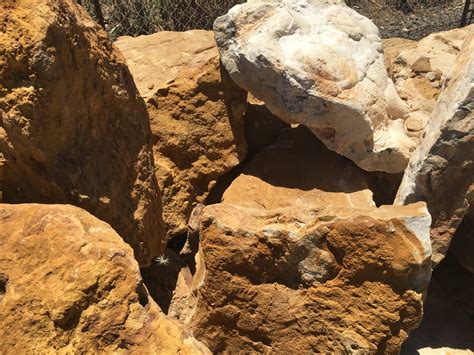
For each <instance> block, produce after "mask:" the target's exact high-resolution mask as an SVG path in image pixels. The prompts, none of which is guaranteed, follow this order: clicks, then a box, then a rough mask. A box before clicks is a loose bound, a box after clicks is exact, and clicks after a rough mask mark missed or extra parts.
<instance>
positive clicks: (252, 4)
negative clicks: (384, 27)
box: [214, 0, 414, 173]
mask: <svg viewBox="0 0 474 355" xmlns="http://www.w3.org/2000/svg"><path fill="white" fill-rule="evenodd" d="M214 31H215V36H216V40H217V44H218V46H219V50H220V53H221V59H222V62H223V64H224V66H225V67H226V69H227V70H228V72H229V74H230V76H231V77H232V79H234V81H235V82H236V83H237V84H238V85H240V86H241V87H243V88H244V89H246V90H247V91H249V92H251V93H252V94H253V95H254V96H256V97H257V98H258V99H261V100H263V101H264V102H265V103H266V105H267V107H268V108H269V109H270V111H272V112H273V113H274V114H275V115H277V116H278V117H279V118H281V119H283V120H284V121H287V122H289V123H302V124H304V125H305V126H307V127H309V128H310V129H311V130H312V132H313V133H314V134H315V135H316V136H317V137H318V138H320V139H321V140H322V141H323V142H324V144H326V146H327V147H328V148H329V149H331V150H334V151H336V152H338V153H339V154H342V155H344V156H346V157H348V158H350V159H352V160H353V161H354V162H355V163H356V164H358V165H359V166H360V167H361V168H363V169H366V170H370V171H373V170H378V171H386V172H391V173H394V172H400V171H403V169H404V168H405V167H406V165H407V162H408V157H409V153H410V151H411V150H413V148H414V146H413V143H412V141H411V140H410V139H409V138H408V136H407V135H406V132H405V129H404V120H403V117H404V115H405V114H406V113H407V108H406V107H405V104H404V103H403V102H402V101H401V100H400V98H399V97H398V95H397V93H396V91H395V87H394V85H393V82H392V81H391V80H390V79H389V78H388V75H387V72H386V70H385V67H384V59H383V53H382V45H381V40H380V38H379V35H378V30H377V28H376V26H375V25H374V24H373V23H372V22H371V21H370V20H369V19H367V18H365V17H363V16H361V15H359V14H358V13H357V12H355V11H354V10H352V9H350V8H349V7H347V6H346V5H345V4H344V2H343V1H342V0H312V1H308V0H303V1H297V2H295V1H291V0H278V1H269V0H250V1H248V2H246V3H245V4H242V5H237V6H235V7H233V8H232V9H231V10H230V11H229V13H228V14H227V15H225V16H222V17H219V18H218V19H217V20H216V22H215V23H214Z"/></svg>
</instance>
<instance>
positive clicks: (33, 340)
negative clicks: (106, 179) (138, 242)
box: [0, 204, 209, 354]
mask: <svg viewBox="0 0 474 355" xmlns="http://www.w3.org/2000/svg"><path fill="white" fill-rule="evenodd" d="M0 225H1V228H0V249H1V251H2V253H1V255H2V256H1V257H0V303H1V307H0V339H2V341H1V345H0V351H1V352H2V353H4V354H18V353H61V354H65V353H70V354H71V353H122V352H123V353H146V354H152V353H155V354H158V353H160V354H164V353H170V354H176V353H179V354H201V353H209V352H208V350H207V349H206V347H205V346H203V345H202V344H201V343H199V342H197V341H196V340H195V339H194V338H193V337H192V336H191V335H190V334H189V333H188V332H187V331H185V330H184V329H183V327H182V326H180V325H179V324H177V323H176V322H175V321H173V320H171V319H169V318H167V317H166V316H165V315H164V314H163V313H162V312H161V311H160V309H159V307H158V306H157V305H156V303H154V301H153V300H152V299H151V298H150V297H149V295H148V292H147V290H146V287H145V286H144V285H143V283H142V280H141V277H140V272H139V269H138V264H137V262H136V261H135V259H134V258H133V252H132V249H131V248H130V247H129V246H128V245H127V244H125V243H124V242H123V241H122V239H121V238H120V236H119V235H118V234H117V233H116V232H115V231H114V230H113V229H112V228H111V227H110V226H109V225H108V224H107V223H105V222H102V221H100V220H98V219H97V218H95V217H93V216H92V215H90V214H89V213H87V212H86V211H84V210H81V209H80V208H77V207H74V206H70V205H39V204H19V205H8V204H0Z"/></svg>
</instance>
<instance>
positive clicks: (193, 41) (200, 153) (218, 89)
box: [116, 30, 246, 237]
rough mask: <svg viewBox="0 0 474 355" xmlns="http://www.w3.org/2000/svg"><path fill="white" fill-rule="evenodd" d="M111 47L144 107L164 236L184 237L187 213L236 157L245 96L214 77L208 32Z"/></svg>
mask: <svg viewBox="0 0 474 355" xmlns="http://www.w3.org/2000/svg"><path fill="white" fill-rule="evenodd" d="M116 44H117V46H118V47H119V48H120V49H121V50H122V52H123V53H124V55H125V57H126V59H127V63H128V64H129V67H130V70H131V72H132V74H133V76H134V79H135V82H136V83H137V86H138V88H139V90H140V94H141V95H142V96H143V98H144V99H145V100H146V101H147V107H148V112H149V114H150V121H151V129H152V132H153V143H154V148H153V151H154V157H155V165H156V167H157V171H156V177H157V179H158V182H159V184H160V187H161V190H162V193H163V218H164V220H165V223H166V227H167V233H168V236H169V237H172V236H175V235H177V234H180V233H183V232H185V231H186V223H187V219H188V217H189V215H190V213H191V211H192V209H193V207H194V206H195V205H196V203H200V202H204V200H205V199H206V197H207V195H208V193H209V190H210V188H212V186H213V185H214V184H215V181H216V179H217V178H218V177H219V176H221V175H223V174H224V173H226V172H227V171H229V170H230V169H231V168H232V167H234V166H236V165H237V164H238V163H239V162H240V161H242V159H243V158H244V156H245V151H246V146H245V139H244V120H243V115H244V112H245V104H246V93H245V92H244V91H243V90H242V89H240V88H239V87H238V86H237V85H235V84H234V83H233V82H232V80H230V78H229V77H228V75H227V74H226V73H224V72H221V69H220V63H219V53H218V50H217V46H216V43H215V40H214V38H213V34H212V32H210V31H198V30H196V31H188V32H159V33H156V34H153V35H150V36H140V37H137V38H131V37H122V38H120V39H119V40H118V41H117V42H116Z"/></svg>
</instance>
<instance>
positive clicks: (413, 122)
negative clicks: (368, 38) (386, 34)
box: [383, 25, 474, 139]
mask: <svg viewBox="0 0 474 355" xmlns="http://www.w3.org/2000/svg"><path fill="white" fill-rule="evenodd" d="M473 28H474V25H472V26H468V27H464V28H459V29H454V30H451V31H445V32H439V33H433V34H431V35H429V36H427V37H426V38H423V39H422V40H420V41H419V42H415V41H410V40H405V39H401V38H390V39H388V40H384V41H383V48H384V54H385V65H386V67H387V70H388V72H389V75H390V77H391V78H392V80H393V82H394V83H395V87H396V89H397V92H398V94H399V95H400V97H401V98H402V99H403V100H404V101H405V102H406V104H407V106H408V109H409V111H410V113H409V116H408V118H407V120H406V121H405V127H406V129H407V131H408V134H409V135H410V136H412V137H416V139H419V137H420V136H421V134H422V133H423V128H424V127H425V125H426V124H427V122H428V120H429V116H430V114H431V112H432V111H433V109H434V108H435V104H436V99H437V98H438V96H439V93H440V91H441V83H442V80H443V79H444V78H445V77H446V75H448V74H449V72H450V70H451V68H452V67H453V65H454V63H455V61H456V58H457V56H458V54H459V50H460V48H461V46H462V44H463V42H464V40H465V39H466V37H467V35H468V33H469V31H471V30H472V29H473Z"/></svg>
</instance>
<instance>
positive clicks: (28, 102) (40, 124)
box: [0, 0, 164, 264]
mask: <svg viewBox="0 0 474 355" xmlns="http://www.w3.org/2000/svg"><path fill="white" fill-rule="evenodd" d="M0 22H1V23H2V31H0V48H1V49H0V78H1V79H0V190H2V191H3V200H4V201H5V202H45V203H69V204H73V205H77V206H80V207H82V208H84V209H86V210H88V211H89V212H91V213H92V214H93V215H95V216H97V217H98V218H100V219H102V220H104V221H106V222H108V223H110V224H111V225H112V227H113V228H114V229H115V230H116V231H117V232H118V233H119V234H120V235H121V236H122V237H123V238H124V239H125V240H126V241H127V242H128V243H129V244H130V245H131V246H132V247H133V249H134V251H135V256H136V257H137V259H138V260H139V262H140V263H141V264H148V263H149V262H150V261H151V259H152V258H153V257H155V256H156V255H158V254H160V253H161V252H162V250H163V249H164V245H163V241H164V226H163V222H162V217H161V201H160V194H159V189H158V184H157V182H156V179H155V176H154V167H153V155H152V151H151V148H152V145H151V131H150V125H149V120H148V115H147V110H146V106H145V104H144V102H143V100H142V99H141V98H140V97H139V95H138V91H137V89H136V87H135V85H134V83H133V79H132V76H131V75H130V72H129V70H128V69H127V66H126V64H125V60H124V59H123V57H122V56H121V55H120V53H119V52H117V50H116V49H114V47H113V45H112V43H111V41H110V40H109V38H108V36H107V33H106V32H105V31H103V30H102V29H101V28H100V27H99V26H98V25H97V24H95V23H94V22H93V21H92V19H91V18H90V17H89V15H88V14H87V13H86V11H85V10H83V9H82V8H80V7H79V6H78V5H77V4H76V3H75V2H74V1H72V0H58V1H47V0H39V1H33V0H18V1H6V2H5V1H2V2H1V4H0Z"/></svg>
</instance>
